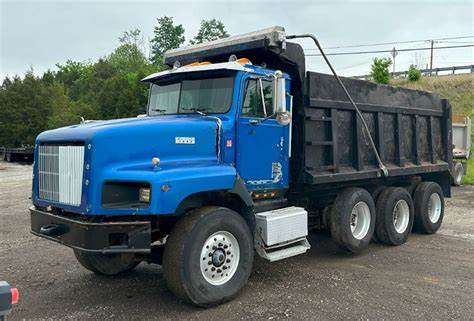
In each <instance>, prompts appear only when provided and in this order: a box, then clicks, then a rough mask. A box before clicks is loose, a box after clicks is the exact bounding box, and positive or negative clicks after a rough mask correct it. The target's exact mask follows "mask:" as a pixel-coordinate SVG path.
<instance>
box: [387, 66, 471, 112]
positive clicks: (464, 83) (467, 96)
mask: <svg viewBox="0 0 474 321" xmlns="http://www.w3.org/2000/svg"><path fill="white" fill-rule="evenodd" d="M391 84H392V85H394V86H400V87H406V88H411V89H419V90H426V91H431V92H435V93H438V94H440V95H441V96H442V97H445V98H448V99H449V101H450V102H451V105H452V106H453V113H454V114H458V115H464V116H469V117H471V119H474V73H471V74H460V75H447V76H438V77H422V78H421V79H420V80H419V81H417V82H410V81H408V80H405V79H403V80H402V79H396V80H393V81H392V83H391Z"/></svg>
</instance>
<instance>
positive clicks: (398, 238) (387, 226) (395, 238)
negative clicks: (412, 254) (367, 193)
mask: <svg viewBox="0 0 474 321" xmlns="http://www.w3.org/2000/svg"><path fill="white" fill-rule="evenodd" d="M376 212H377V219H376V221H375V234H376V235H377V239H378V240H380V241H381V242H383V243H385V244H390V245H400V244H403V243H405V242H406V240H407V239H408V234H410V232H411V229H412V226H413V217H414V215H413V201H412V199H411V196H410V193H408V191H407V190H406V189H404V188H400V187H389V188H387V189H386V190H384V191H383V192H382V193H381V194H380V197H379V198H378V199H377V205H376Z"/></svg>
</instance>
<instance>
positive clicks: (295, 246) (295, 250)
mask: <svg viewBox="0 0 474 321" xmlns="http://www.w3.org/2000/svg"><path fill="white" fill-rule="evenodd" d="M310 248H311V246H310V245H309V242H308V240H307V239H306V237H304V238H302V239H299V240H297V241H296V242H294V243H291V244H285V245H283V246H282V247H272V248H271V249H270V248H265V247H260V248H259V249H257V253H258V254H259V255H260V256H261V257H262V258H264V259H266V260H268V261H270V262H275V261H280V260H283V259H286V258H289V257H292V256H296V255H300V254H304V253H306V251H307V250H309V249H310Z"/></svg>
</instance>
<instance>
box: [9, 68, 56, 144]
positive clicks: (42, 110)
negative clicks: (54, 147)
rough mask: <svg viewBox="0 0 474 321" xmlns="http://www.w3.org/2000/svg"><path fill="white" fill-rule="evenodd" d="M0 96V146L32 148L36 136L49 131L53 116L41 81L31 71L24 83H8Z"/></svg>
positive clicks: (14, 79)
mask: <svg viewBox="0 0 474 321" xmlns="http://www.w3.org/2000/svg"><path fill="white" fill-rule="evenodd" d="M0 93H1V94H0V97H1V98H0V103H1V106H2V108H0V121H1V124H0V128H1V130H0V146H7V147H18V146H20V145H22V144H33V143H34V141H35V137H36V135H37V134H38V133H40V132H42V131H44V130H45V129H47V119H48V117H49V115H50V112H51V111H50V108H49V106H48V103H47V93H46V91H45V86H44V84H43V82H42V80H41V78H39V77H35V76H34V75H33V72H32V70H30V71H28V72H27V73H26V75H25V77H24V78H23V79H21V78H20V77H18V76H15V77H14V78H13V79H12V80H10V79H8V80H5V81H4V82H3V84H2V86H1V90H0Z"/></svg>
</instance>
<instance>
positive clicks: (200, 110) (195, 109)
mask: <svg viewBox="0 0 474 321" xmlns="http://www.w3.org/2000/svg"><path fill="white" fill-rule="evenodd" d="M183 110H189V111H193V112H195V113H196V114H199V115H201V116H207V114H206V113H205V112H204V111H205V110H206V109H204V108H194V107H193V108H183Z"/></svg>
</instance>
